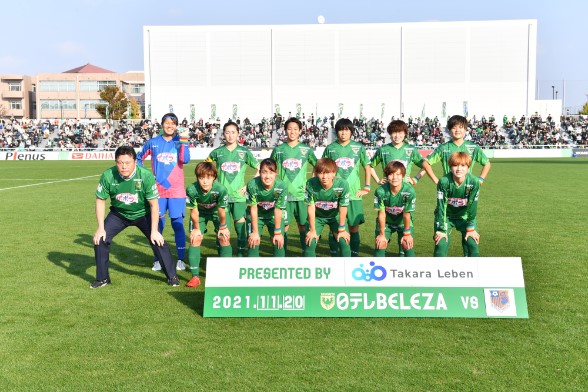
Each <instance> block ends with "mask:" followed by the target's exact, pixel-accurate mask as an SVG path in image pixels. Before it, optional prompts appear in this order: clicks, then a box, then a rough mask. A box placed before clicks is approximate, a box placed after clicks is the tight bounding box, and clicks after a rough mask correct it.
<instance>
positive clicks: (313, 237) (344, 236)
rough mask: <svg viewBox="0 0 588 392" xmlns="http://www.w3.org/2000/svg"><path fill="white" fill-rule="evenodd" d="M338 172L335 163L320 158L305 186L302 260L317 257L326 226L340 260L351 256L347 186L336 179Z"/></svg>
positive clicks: (345, 182)
mask: <svg viewBox="0 0 588 392" xmlns="http://www.w3.org/2000/svg"><path fill="white" fill-rule="evenodd" d="M337 170H338V168H337V163H335V161H334V160H332V159H331V158H321V159H319V160H318V161H317V163H316V165H315V167H314V174H315V176H314V177H312V178H311V179H309V180H308V181H307V182H306V195H305V198H304V202H305V203H306V204H307V206H308V207H307V208H308V224H307V227H306V246H305V248H304V256H305V257H316V246H317V241H318V239H319V238H320V234H321V233H322V231H323V228H324V226H325V225H327V226H329V229H330V233H332V234H333V236H334V238H335V240H336V242H337V245H338V247H339V250H340V251H341V256H343V257H349V256H351V249H350V247H349V239H350V235H349V233H348V232H347V225H346V219H347V207H348V206H349V185H348V184H347V181H345V180H344V179H342V178H340V177H335V176H336V175H337ZM335 254H337V252H335Z"/></svg>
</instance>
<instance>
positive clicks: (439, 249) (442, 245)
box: [433, 151, 480, 257]
mask: <svg viewBox="0 0 588 392" xmlns="http://www.w3.org/2000/svg"><path fill="white" fill-rule="evenodd" d="M447 163H448V165H449V168H450V170H451V172H450V173H448V174H446V175H444V176H443V177H441V179H440V180H439V182H438V183H437V208H436V209H435V235H434V237H433V238H434V240H435V254H434V255H435V257H445V256H447V252H448V249H449V233H450V232H451V228H452V227H455V228H456V230H457V231H459V232H461V243H462V247H463V251H464V256H466V257H468V256H469V257H478V256H480V251H479V250H478V244H479V243H480V234H478V230H477V226H476V213H477V209H478V197H479V195H480V181H479V179H478V178H477V177H476V176H474V175H473V174H471V173H469V172H468V171H469V169H470V168H471V165H472V158H471V157H470V156H469V155H468V153H466V152H463V151H462V152H455V153H453V154H451V156H450V157H449V160H448V162H447Z"/></svg>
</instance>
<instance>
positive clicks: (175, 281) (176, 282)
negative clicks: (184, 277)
mask: <svg viewBox="0 0 588 392" xmlns="http://www.w3.org/2000/svg"><path fill="white" fill-rule="evenodd" d="M167 284H169V285H170V286H173V287H176V286H179V285H180V280H179V279H178V277H177V276H174V277H173V278H169V279H168V280H167Z"/></svg>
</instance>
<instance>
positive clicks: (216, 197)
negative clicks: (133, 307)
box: [186, 162, 233, 287]
mask: <svg viewBox="0 0 588 392" xmlns="http://www.w3.org/2000/svg"><path fill="white" fill-rule="evenodd" d="M194 174H196V182H194V183H192V184H190V185H188V188H186V195H187V199H188V208H189V209H190V220H191V221H192V230H191V231H190V247H189V248H188V262H189V263H190V272H192V279H190V281H189V282H188V283H187V284H186V286H188V287H198V285H200V245H201V244H202V239H203V233H202V231H203V230H204V233H206V225H207V224H208V222H211V221H212V224H213V225H214V232H215V233H216V235H217V238H216V245H217V249H218V254H219V256H220V257H231V256H232V255H233V249H232V248H231V237H230V233H229V228H228V225H227V213H226V208H227V204H228V199H229V195H228V191H227V188H226V187H225V186H224V185H221V184H220V183H218V182H217V181H215V180H216V178H217V175H218V172H217V170H216V167H214V165H213V164H212V163H210V162H200V163H199V164H198V165H196V169H194Z"/></svg>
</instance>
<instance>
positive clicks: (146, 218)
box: [90, 146, 180, 289]
mask: <svg viewBox="0 0 588 392" xmlns="http://www.w3.org/2000/svg"><path fill="white" fill-rule="evenodd" d="M114 159H115V162H116V166H113V167H111V168H110V169H108V170H106V171H105V172H104V173H102V176H101V177H100V181H99V182H98V188H97V189H96V220H97V221H98V229H97V230H96V233H95V234H94V255H95V257H96V280H95V281H94V282H93V283H92V285H91V286H90V288H93V289H97V288H99V287H102V286H106V285H108V284H110V283H111V282H110V275H109V273H108V267H109V264H110V244H111V243H112V239H113V238H114V237H116V235H117V234H118V233H120V232H121V231H123V230H124V229H126V228H127V227H129V226H135V227H138V228H139V230H141V232H142V233H143V235H144V236H145V237H147V239H148V240H149V244H150V245H151V249H152V250H153V253H155V255H157V257H158V258H159V260H161V261H162V262H163V272H164V273H165V276H166V277H167V283H168V284H169V285H170V286H179V285H180V281H179V280H178V277H177V276H176V270H175V268H174V266H173V260H172V256H171V253H170V251H169V247H168V246H167V244H166V243H165V241H164V239H163V237H162V235H161V233H159V231H158V230H157V221H158V218H159V205H158V203H157V197H158V194H157V186H156V185H155V178H154V177H153V174H152V173H151V172H150V171H149V170H147V169H144V168H142V167H138V166H137V161H136V159H137V155H136V153H135V150H134V149H133V148H132V147H130V146H122V147H119V148H117V149H116V151H115V152H114ZM108 198H110V212H109V213H108V216H107V217H106V219H104V214H105V212H106V199H108Z"/></svg>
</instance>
